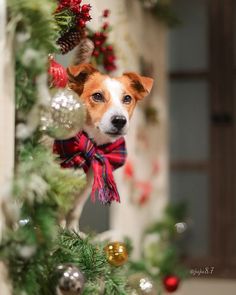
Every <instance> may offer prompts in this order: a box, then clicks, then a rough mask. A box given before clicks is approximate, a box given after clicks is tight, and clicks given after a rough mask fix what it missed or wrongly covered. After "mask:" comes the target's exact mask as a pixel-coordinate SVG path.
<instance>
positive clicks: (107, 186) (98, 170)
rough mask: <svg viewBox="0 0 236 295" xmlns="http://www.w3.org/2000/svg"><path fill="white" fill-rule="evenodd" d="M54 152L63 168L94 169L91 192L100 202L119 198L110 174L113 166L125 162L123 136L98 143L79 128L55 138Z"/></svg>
mask: <svg viewBox="0 0 236 295" xmlns="http://www.w3.org/2000/svg"><path fill="white" fill-rule="evenodd" d="M53 150H54V153H56V154H58V155H59V158H60V160H61V166H62V167H63V168H83V170H84V171H85V172H86V173H87V172H88V170H89V168H90V167H91V168H92V169H93V174H94V182H93V187H92V192H91V199H92V200H93V201H95V200H96V198H98V199H99V200H100V201H101V202H102V203H111V202H112V201H117V202H119V201H120V197H119V193H118V190H117V187H116V183H115V180H114V177H113V170H115V169H117V168H119V167H121V166H122V165H124V163H125V160H126V156H127V152H126V147H125V141H124V138H120V139H118V140H116V141H115V142H113V143H109V144H105V145H100V146H97V145H96V144H95V143H94V142H93V141H92V140H91V139H90V138H89V137H88V135H87V133H85V132H83V131H82V132H79V133H78V134H77V135H76V136H75V137H73V138H70V139H67V140H55V142H54V146H53Z"/></svg>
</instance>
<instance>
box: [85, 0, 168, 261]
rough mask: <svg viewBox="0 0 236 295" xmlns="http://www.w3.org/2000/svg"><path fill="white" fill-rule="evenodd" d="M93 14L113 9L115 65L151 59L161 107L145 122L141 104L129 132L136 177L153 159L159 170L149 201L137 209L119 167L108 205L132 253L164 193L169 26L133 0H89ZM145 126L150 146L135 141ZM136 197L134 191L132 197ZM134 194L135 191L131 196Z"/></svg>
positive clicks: (123, 67) (135, 66)
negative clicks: (155, 119)
mask: <svg viewBox="0 0 236 295" xmlns="http://www.w3.org/2000/svg"><path fill="white" fill-rule="evenodd" d="M91 2H92V3H91V4H92V6H93V12H94V13H95V17H94V20H93V22H92V26H93V28H96V27H97V26H98V25H99V23H98V22H97V15H99V13H101V11H102V10H103V9H104V8H109V9H111V11H112V14H111V19H110V22H111V24H112V26H113V32H112V35H111V41H113V42H114V44H115V47H116V50H117V53H118V57H119V70H118V72H117V74H121V73H122V72H124V71H137V72H140V57H141V56H143V57H145V59H146V60H147V61H148V62H150V63H152V64H153V69H154V72H153V78H154V79H155V84H154V89H153V91H152V96H151V97H149V98H148V99H152V100H153V105H155V106H156V108H157V109H158V110H159V113H160V123H159V124H158V125H154V126H148V128H147V127H145V121H144V116H143V112H142V109H141V107H139V108H138V109H137V110H136V112H135V115H134V117H133V118H132V124H131V127H130V131H129V135H128V137H127V144H128V152H129V158H130V159H131V160H132V161H133V163H134V166H135V173H136V178H137V179H138V180H141V181H142V180H147V179H149V178H150V175H151V168H152V165H151V163H152V162H153V161H154V160H158V161H159V162H160V164H161V172H160V174H159V175H158V177H156V179H155V180H153V185H154V191H153V193H152V198H151V201H150V202H149V203H148V204H147V205H145V206H144V207H142V208H140V207H139V206H137V205H136V204H134V203H135V200H134V203H133V202H131V193H132V187H131V186H130V185H129V183H128V182H127V181H125V180H124V175H123V172H122V171H120V172H118V173H117V174H118V175H117V174H116V175H117V181H118V187H119V192H120V194H121V204H113V205H112V206H111V216H110V225H111V228H112V229H113V230H114V232H113V239H116V238H117V239H118V238H120V236H122V235H127V236H129V237H131V238H132V239H133V241H134V245H135V250H134V255H135V256H136V257H137V256H138V255H139V253H140V240H141V235H142V232H143V230H144V228H145V227H146V226H147V225H148V224H150V223H151V222H152V221H154V220H156V219H157V218H160V216H161V213H162V209H163V207H164V206H165V204H166V201H167V198H168V169H167V166H168V165H167V162H168V149H167V128H168V126H167V122H168V118H167V93H166V54H167V51H166V42H167V29H166V28H165V26H162V25H161V24H159V23H158V22H157V21H156V20H155V19H154V18H152V17H151V16H150V14H149V13H147V12H146V11H143V9H142V8H141V5H140V2H139V1H137V0H127V1H125V0H113V1H109V0H94V1H91ZM141 129H142V130H143V131H144V133H146V135H147V139H148V141H149V147H148V149H145V148H143V147H142V146H138V145H137V134H138V132H140V130H141ZM136 197H137V196H136ZM134 198H135V196H134Z"/></svg>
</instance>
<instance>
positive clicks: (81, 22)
mask: <svg viewBox="0 0 236 295" xmlns="http://www.w3.org/2000/svg"><path fill="white" fill-rule="evenodd" d="M85 25H86V21H85V20H83V19H80V20H79V26H80V27H81V28H84V27H85Z"/></svg>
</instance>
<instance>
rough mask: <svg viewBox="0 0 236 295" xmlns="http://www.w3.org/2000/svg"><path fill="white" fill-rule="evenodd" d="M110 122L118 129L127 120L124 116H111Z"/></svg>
mask: <svg viewBox="0 0 236 295" xmlns="http://www.w3.org/2000/svg"><path fill="white" fill-rule="evenodd" d="M111 123H112V125H113V126H114V127H116V128H117V129H118V130H120V129H122V128H123V127H124V126H125V124H126V123H127V120H126V118H125V116H113V117H112V118H111Z"/></svg>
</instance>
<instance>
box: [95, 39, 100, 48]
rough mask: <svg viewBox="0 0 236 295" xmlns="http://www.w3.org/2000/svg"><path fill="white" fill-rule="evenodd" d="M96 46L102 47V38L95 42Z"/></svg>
mask: <svg viewBox="0 0 236 295" xmlns="http://www.w3.org/2000/svg"><path fill="white" fill-rule="evenodd" d="M94 45H95V47H100V46H101V45H102V42H101V41H100V40H96V41H95V42H94Z"/></svg>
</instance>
